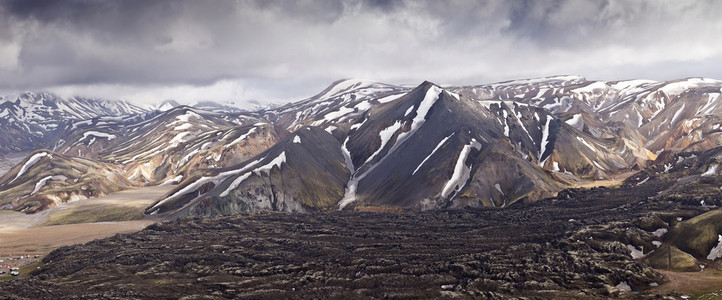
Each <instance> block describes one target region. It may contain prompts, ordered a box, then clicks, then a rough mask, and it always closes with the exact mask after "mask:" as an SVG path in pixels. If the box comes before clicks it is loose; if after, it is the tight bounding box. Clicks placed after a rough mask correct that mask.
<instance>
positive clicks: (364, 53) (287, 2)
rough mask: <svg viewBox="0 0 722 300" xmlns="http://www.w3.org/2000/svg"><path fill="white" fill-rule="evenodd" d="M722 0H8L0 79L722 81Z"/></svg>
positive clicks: (147, 82) (136, 92) (51, 85)
mask: <svg viewBox="0 0 722 300" xmlns="http://www.w3.org/2000/svg"><path fill="white" fill-rule="evenodd" d="M720 11H722V1H712V0H710V1H681V0H669V1H659V0H650V1H634V0H629V1H626V0H625V1H621V0H619V1H584V0H569V1H563V0H558V1H555V0H550V1H543V0H539V1H521V0H520V1H516V0H509V1H502V0H499V1H438V0H428V1H417V0H415V1H385V0H367V1H362V0H358V1H356V0H350V1H311V0H300V1H292V0H257V1H250V0H249V1H245V0H240V1H231V0H224V1H213V0H203V1H196V0H188V1H182V0H168V1H165V0H153V1H147V0H127V1H100V0H98V1H95V0H67V1H56V0H46V1H45V0H44V1H37V0H18V1H10V0H0V92H2V93H14V92H18V91H23V90H50V91H54V92H57V93H60V94H62V95H73V94H77V95H83V96H99V97H108V98H123V99H127V100H131V101H134V102H136V103H139V104H143V103H151V102H158V101H161V100H164V99H176V100H179V101H180V102H185V103H190V102H192V101H199V100H216V101H221V102H227V101H234V102H236V103H238V104H239V105H249V104H253V103H269V102H283V101H290V100H300V99H303V98H305V97H308V96H312V95H313V94H315V93H317V92H320V91H321V90H322V89H324V88H325V87H326V86H327V85H328V84H330V83H331V82H332V81H335V80H337V79H341V78H350V77H360V78H369V79H374V80H378V81H382V82H388V83H395V84H418V83H420V82H422V81H423V80H431V81H434V82H436V83H440V84H481V83H490V82H496V81H502V80H508V79H515V78H528V77H541V76H549V75H557V74H578V75H583V76H585V77H587V78H588V79H604V80H614V79H628V78H646V79H655V80H670V79H675V78H682V77H691V76H704V77H712V78H718V79H722V38H720V36H722V18H720V17H719V15H718V14H719V12H720Z"/></svg>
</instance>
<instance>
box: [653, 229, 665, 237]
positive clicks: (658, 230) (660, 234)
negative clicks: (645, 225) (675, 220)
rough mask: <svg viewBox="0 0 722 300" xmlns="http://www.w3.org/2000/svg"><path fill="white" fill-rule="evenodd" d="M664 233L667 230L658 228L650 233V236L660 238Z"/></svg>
mask: <svg viewBox="0 0 722 300" xmlns="http://www.w3.org/2000/svg"><path fill="white" fill-rule="evenodd" d="M665 233H667V228H660V229H657V230H655V231H654V232H652V234H653V235H654V236H656V237H662V236H663V235H664V234H665Z"/></svg>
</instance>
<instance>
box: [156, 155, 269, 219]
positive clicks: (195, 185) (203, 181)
mask: <svg viewBox="0 0 722 300" xmlns="http://www.w3.org/2000/svg"><path fill="white" fill-rule="evenodd" d="M264 159H265V158H261V159H259V160H256V161H253V162H251V163H249V164H248V165H246V166H245V167H243V168H242V169H239V170H232V171H226V172H223V173H220V174H218V175H216V176H212V177H206V176H204V177H201V178H200V179H198V180H196V181H195V182H193V183H191V184H189V185H187V186H186V187H184V188H182V189H181V190H179V191H177V192H175V193H173V195H170V196H169V197H168V198H165V199H163V200H162V201H160V202H158V203H157V204H156V205H153V207H152V208H151V209H153V208H157V207H159V206H161V205H163V204H164V203H166V202H168V201H172V200H175V199H177V198H180V197H181V196H183V195H186V194H188V193H191V192H193V191H195V190H197V189H198V188H199V187H201V186H202V185H204V184H206V183H209V182H212V183H213V184H215V185H218V183H220V182H221V181H223V180H225V179H226V178H228V177H230V176H233V175H237V174H241V173H243V172H246V171H248V170H249V169H251V168H253V167H254V166H255V165H257V164H258V163H260V162H261V161H262V160H264Z"/></svg>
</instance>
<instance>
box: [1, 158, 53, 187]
mask: <svg viewBox="0 0 722 300" xmlns="http://www.w3.org/2000/svg"><path fill="white" fill-rule="evenodd" d="M45 156H50V157H49V158H51V159H52V158H53V156H52V155H50V154H48V153H47V152H40V153H37V154H35V155H33V156H32V157H30V159H28V161H27V162H25V164H24V165H23V166H22V167H21V168H20V172H18V174H17V175H15V178H13V180H11V181H10V183H12V182H13V181H15V179H18V177H20V176H23V174H25V172H27V171H28V170H29V169H30V168H32V167H33V166H34V165H35V164H36V163H38V161H40V159H41V158H43V157H45Z"/></svg>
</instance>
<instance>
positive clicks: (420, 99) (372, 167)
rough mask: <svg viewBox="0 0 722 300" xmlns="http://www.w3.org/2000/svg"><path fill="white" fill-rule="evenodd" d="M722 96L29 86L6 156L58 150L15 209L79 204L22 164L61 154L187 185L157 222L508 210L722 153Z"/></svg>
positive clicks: (488, 89)
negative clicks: (239, 98) (307, 93)
mask: <svg viewBox="0 0 722 300" xmlns="http://www.w3.org/2000/svg"><path fill="white" fill-rule="evenodd" d="M721 89H722V82H720V81H716V80H711V79H705V78H688V79H683V80H675V81H668V82H655V81H646V80H629V81H588V80H586V79H584V78H582V77H579V76H558V77H548V78H538V79H527V80H517V81H509V82H501V83H495V84H487V85H478V86H444V87H442V86H438V85H436V84H434V83H431V82H424V83H422V84H420V85H419V86H417V87H415V88H410V87H405V86H396V85H390V84H384V83H378V82H373V81H368V80H357V79H348V80H340V81H337V82H334V83H333V84H332V85H331V86H329V87H328V88H327V89H325V90H323V91H322V92H321V93H319V94H318V95H316V96H314V97H311V98H309V99H305V100H302V101H299V102H294V103H289V104H287V105H284V106H280V107H276V108H268V109H262V110H257V111H253V112H247V111H240V110H238V109H234V108H232V107H230V106H226V105H223V104H216V103H210V102H204V103H198V104H196V105H195V107H189V106H182V105H179V104H178V103H177V102H175V101H165V102H163V103H160V104H159V105H158V106H157V107H155V108H154V109H153V110H149V109H145V108H140V107H137V106H134V105H132V104H129V103H127V102H123V101H110V100H99V99H85V98H77V97H76V98H70V99H62V98H59V97H57V96H54V95H52V94H48V93H37V94H36V93H26V94H22V95H19V96H13V97H5V98H2V100H3V101H4V102H2V103H1V104H0V126H2V129H3V130H4V132H5V133H4V134H3V135H2V136H0V139H3V140H2V141H0V145H1V146H0V151H3V152H5V153H8V152H19V151H28V150H37V149H46V150H42V151H44V152H35V153H34V154H31V155H30V156H29V157H28V158H27V159H26V160H24V161H23V162H21V163H20V164H18V165H17V166H16V167H14V168H13V169H12V170H10V171H9V172H8V174H6V175H5V176H4V177H3V178H1V179H0V199H2V200H0V205H4V207H5V208H11V209H15V210H24V211H26V212H33V211H38V210H40V209H43V208H47V207H50V206H53V205H56V204H58V203H60V202H63V201H66V200H65V199H66V198H67V197H63V196H61V195H60V194H59V193H61V192H59V191H58V189H56V188H53V187H58V186H65V185H69V186H74V184H71V181H72V180H74V179H72V176H68V175H67V174H65V173H63V174H65V175H63V177H60V175H59V174H60V173H59V174H54V173H53V174H50V173H47V172H27V171H25V172H24V171H22V170H23V169H28V168H30V167H29V165H31V162H33V161H34V159H33V158H34V157H36V156H37V155H38V153H47V156H44V157H43V158H42V159H43V161H45V160H51V159H52V160H56V159H63V162H62V163H57V164H56V165H57V166H59V167H63V166H64V167H68V166H71V165H72V163H70V162H71V161H73V160H76V159H81V158H82V161H83V162H84V163H86V164H87V165H91V166H92V168H93V169H94V170H101V169H103V170H112V172H113V173H114V174H118V176H119V178H117V180H115V179H114V180H111V181H112V182H113V184H110V183H107V184H103V186H107V187H110V186H113V187H114V189H118V188H123V187H124V186H134V185H136V186H137V185H157V184H178V186H177V187H176V188H175V189H174V190H173V191H171V192H170V193H169V194H168V195H166V196H165V197H164V198H163V199H159V201H158V202H157V203H156V204H154V205H153V206H151V207H149V208H148V210H147V213H149V214H172V215H189V214H190V215H195V214H201V215H214V214H228V213H234V212H240V211H250V210H279V211H310V210H333V209H359V210H367V209H372V210H373V209H402V210H428V209H443V208H462V207H480V206H496V207H505V206H508V205H512V204H514V203H515V202H518V201H526V202H530V201H536V200H539V199H543V198H547V197H552V196H554V195H556V193H557V192H559V191H561V190H562V189H564V188H566V187H571V186H575V185H578V184H581V183H585V182H589V181H595V180H612V179H614V178H616V177H618V176H621V174H631V172H634V171H637V170H642V169H644V168H647V167H650V166H652V165H654V164H655V162H661V161H663V160H664V159H667V158H669V157H672V156H673V155H674V154H675V153H680V152H689V151H703V150H708V149H712V148H715V147H717V146H719V145H721V144H722V140H720V138H721V135H720V133H721V132H722V129H720V124H722V122H720V119H719V118H720V117H719V116H720V113H722V105H721V102H720V101H719V96H720V93H722V91H721ZM33 155H35V156H33ZM51 157H52V158H51ZM33 164H34V163H33ZM72 168H73V167H71V170H72ZM76 169H77V168H76ZM58 172H59V171H58ZM64 172H65V171H64ZM67 172H69V171H67ZM67 172H66V173H67ZM97 172H100V171H97ZM51 173H52V172H51ZM71 173H72V172H71ZM100 173H102V172H100ZM43 180H44V181H43ZM41 181H42V182H43V184H40V182H41ZM53 182H55V184H51V183H53ZM21 185H27V186H28V187H27V188H23V189H20V188H19V186H21ZM35 186H37V187H38V188H37V190H36V189H35V188H34V187H35ZM30 187H32V188H30ZM105 190H107V189H105ZM63 192H65V193H67V191H63ZM70 194H73V192H70ZM63 195H65V194H63ZM74 195H79V196H78V197H81V196H82V197H93V196H96V195H98V194H97V193H96V194H94V195H90V194H88V193H83V192H79V191H77V190H76V191H75V193H74Z"/></svg>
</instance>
